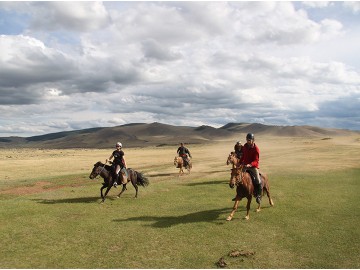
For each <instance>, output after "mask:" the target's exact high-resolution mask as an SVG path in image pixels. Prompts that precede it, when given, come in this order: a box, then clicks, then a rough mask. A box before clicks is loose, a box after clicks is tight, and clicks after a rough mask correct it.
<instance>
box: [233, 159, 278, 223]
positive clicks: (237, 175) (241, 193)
mask: <svg viewBox="0 0 360 270" xmlns="http://www.w3.org/2000/svg"><path fill="white" fill-rule="evenodd" d="M260 177H261V186H262V193H264V191H266V194H267V197H268V199H269V203H270V205H271V206H274V203H273V200H272V199H271V196H270V186H269V179H268V177H267V175H265V174H260ZM235 185H236V198H235V204H234V207H233V210H232V212H231V213H230V215H229V216H228V217H227V219H226V220H227V221H230V220H232V218H233V217H234V214H235V211H236V210H237V208H238V206H239V202H240V200H241V199H242V198H247V204H246V216H245V219H246V220H248V219H249V211H250V204H251V200H252V196H254V185H253V183H252V180H251V176H250V174H249V173H248V172H247V171H246V169H245V168H244V167H243V166H240V167H239V168H233V169H232V170H231V177H230V183H229V186H230V187H231V188H234V186H235ZM259 211H260V204H259V205H258V208H257V209H256V212H259Z"/></svg>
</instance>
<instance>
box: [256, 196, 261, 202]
mask: <svg viewBox="0 0 360 270" xmlns="http://www.w3.org/2000/svg"><path fill="white" fill-rule="evenodd" d="M256 202H257V203H258V204H260V203H261V196H256Z"/></svg>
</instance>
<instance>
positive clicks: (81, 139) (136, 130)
mask: <svg viewBox="0 0 360 270" xmlns="http://www.w3.org/2000/svg"><path fill="white" fill-rule="evenodd" d="M248 132H251V133H254V134H255V135H256V136H287V137H333V136H348V135H354V134H358V135H360V132H358V131H350V130H342V129H327V128H319V127H312V126H269V125H263V124H256V123H255V124H249V123H229V124H226V125H225V126H222V127H220V128H214V127H211V126H200V127H188V126H172V125H167V124H162V123H157V122H155V123H151V124H145V123H134V124H126V125H122V126H115V127H99V128H90V129H83V130H74V131H64V132H57V133H50V134H45V135H40V136H32V137H2V138H0V148H18V147H28V148H49V149H61V148H109V147H112V146H113V145H114V143H115V142H117V141H121V142H122V143H123V144H124V146H126V147H146V146H164V145H178V144H179V143H180V142H185V143H187V144H200V143H210V142H213V141H219V140H230V139H234V140H238V139H242V138H244V137H245V134H246V133H248Z"/></svg>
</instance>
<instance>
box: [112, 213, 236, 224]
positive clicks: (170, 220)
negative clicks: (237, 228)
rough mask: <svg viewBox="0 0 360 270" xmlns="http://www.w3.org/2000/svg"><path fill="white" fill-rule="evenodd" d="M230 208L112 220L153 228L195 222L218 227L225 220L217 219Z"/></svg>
mask: <svg viewBox="0 0 360 270" xmlns="http://www.w3.org/2000/svg"><path fill="white" fill-rule="evenodd" d="M230 211H231V208H222V209H212V210H206V211H200V212H195V213H190V214H186V215H182V216H141V217H132V218H127V219H114V220H113V221H114V222H128V221H130V222H131V221H143V222H152V224H149V225H145V226H151V227H155V228H169V227H171V226H175V225H180V224H189V223H197V222H212V223H216V224H218V225H221V224H224V223H225V222H226V220H225V218H223V219H219V217H220V215H221V214H224V213H230Z"/></svg>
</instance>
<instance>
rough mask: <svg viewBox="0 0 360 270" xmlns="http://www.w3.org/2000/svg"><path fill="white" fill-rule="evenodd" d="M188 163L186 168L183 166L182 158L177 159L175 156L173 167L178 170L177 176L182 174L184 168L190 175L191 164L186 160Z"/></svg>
mask: <svg viewBox="0 0 360 270" xmlns="http://www.w3.org/2000/svg"><path fill="white" fill-rule="evenodd" d="M188 160H189V162H188V164H187V165H186V166H184V160H183V158H182V157H178V156H175V158H174V165H175V166H176V168H179V176H180V175H182V174H184V168H185V169H187V170H188V172H189V173H190V171H191V168H192V163H191V160H190V159H188Z"/></svg>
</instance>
